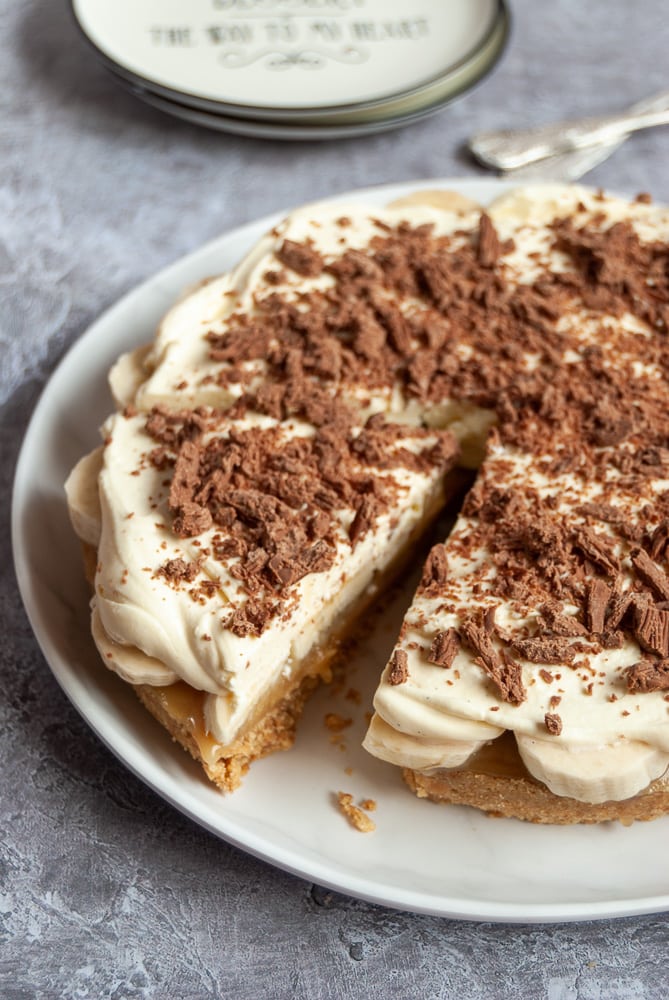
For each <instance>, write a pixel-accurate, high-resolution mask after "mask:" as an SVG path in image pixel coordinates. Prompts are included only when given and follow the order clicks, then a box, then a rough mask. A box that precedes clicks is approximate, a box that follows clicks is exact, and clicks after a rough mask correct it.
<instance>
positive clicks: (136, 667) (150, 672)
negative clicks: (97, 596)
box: [91, 600, 179, 687]
mask: <svg viewBox="0 0 669 1000" xmlns="http://www.w3.org/2000/svg"><path fill="white" fill-rule="evenodd" d="M91 607H92V613H91V632H92V634H93V640H94V642H95V645H96V646H97V647H98V650H99V651H100V656H101V657H102V660H103V663H104V664H105V665H106V666H107V667H109V669H110V670H113V671H114V672H115V673H117V674H118V675H119V677H122V678H123V680H124V681H127V682H128V684H151V685H159V686H161V687H162V686H165V685H167V684H174V682H175V681H178V680H179V678H178V677H177V675H176V674H175V673H174V671H173V670H170V668H169V667H166V666H165V664H164V663H161V661H160V660H157V659H155V657H153V656H147V655H146V653H143V652H142V650H141V649H137V647H136V646H122V645H121V644H120V643H118V642H114V640H113V639H112V638H110V636H109V635H108V634H107V632H106V631H105V628H104V626H103V624H102V622H101V621H100V612H99V611H98V609H97V605H96V602H95V600H93V601H92V604H91Z"/></svg>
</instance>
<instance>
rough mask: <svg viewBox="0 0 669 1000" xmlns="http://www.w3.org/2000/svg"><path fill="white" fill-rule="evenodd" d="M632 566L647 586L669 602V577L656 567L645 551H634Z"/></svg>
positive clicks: (661, 598)
mask: <svg viewBox="0 0 669 1000" xmlns="http://www.w3.org/2000/svg"><path fill="white" fill-rule="evenodd" d="M631 559H632V565H633V566H634V569H635V570H636V572H637V576H638V577H639V579H640V580H642V581H643V582H644V583H645V584H646V586H648V587H650V588H651V590H654V591H655V593H656V594H657V595H658V597H659V598H660V600H662V601H669V577H667V574H666V573H664V572H663V571H662V570H661V569H660V568H659V566H656V565H655V563H654V562H653V560H652V559H651V558H650V556H649V555H648V553H647V552H645V551H644V549H634V550H633V551H632V553H631Z"/></svg>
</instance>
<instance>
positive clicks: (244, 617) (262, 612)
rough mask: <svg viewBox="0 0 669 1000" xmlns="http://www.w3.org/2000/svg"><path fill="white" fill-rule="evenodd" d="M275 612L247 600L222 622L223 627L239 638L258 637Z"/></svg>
mask: <svg viewBox="0 0 669 1000" xmlns="http://www.w3.org/2000/svg"><path fill="white" fill-rule="evenodd" d="M275 611H276V608H271V607H269V606H268V605H267V604H266V603H264V602H262V601H258V600H255V599H254V598H249V599H248V601H247V602H246V604H243V605H242V606H241V608H237V609H235V610H234V611H233V612H232V613H231V614H230V615H228V617H227V618H226V619H225V620H224V621H223V625H224V627H225V628H227V629H229V630H230V631H231V632H233V633H234V634H235V635H238V636H241V637H245V636H259V635H261V634H262V633H263V631H264V629H265V626H266V625H267V623H268V622H269V620H270V619H271V617H272V615H273V614H274V613H275Z"/></svg>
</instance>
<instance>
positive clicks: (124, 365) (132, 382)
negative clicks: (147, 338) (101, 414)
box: [108, 346, 151, 410]
mask: <svg viewBox="0 0 669 1000" xmlns="http://www.w3.org/2000/svg"><path fill="white" fill-rule="evenodd" d="M150 349H151V348H150V347H149V346H144V347H137V348H135V350H134V351H128V353H127V354H122V355H121V357H120V358H119V359H118V361H117V362H116V364H115V365H114V366H113V367H112V369H111V371H110V372H109V377H108V381H109V388H110V389H111V393H112V396H113V397H114V402H115V403H116V405H117V406H118V408H119V410H122V409H123V407H124V406H129V405H130V404H131V403H134V401H135V396H136V395H137V391H138V389H139V387H140V385H142V383H143V382H145V381H146V378H147V376H148V374H149V373H148V372H147V370H146V368H145V362H146V359H147V356H148V354H149V351H150Z"/></svg>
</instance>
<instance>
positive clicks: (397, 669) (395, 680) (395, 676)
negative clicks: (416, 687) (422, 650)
mask: <svg viewBox="0 0 669 1000" xmlns="http://www.w3.org/2000/svg"><path fill="white" fill-rule="evenodd" d="M408 677H409V658H408V656H407V654H406V653H405V651H404V650H403V649H396V650H395V652H394V653H393V655H392V658H391V660H390V671H389V673H388V683H389V684H393V685H397V684H404V682H405V681H406V680H407V678H408Z"/></svg>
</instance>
